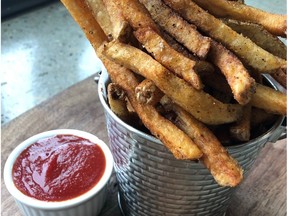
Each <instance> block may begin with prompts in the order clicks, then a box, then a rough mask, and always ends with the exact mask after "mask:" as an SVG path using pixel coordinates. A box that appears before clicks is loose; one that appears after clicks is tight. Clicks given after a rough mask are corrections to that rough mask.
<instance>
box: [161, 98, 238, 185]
mask: <svg viewBox="0 0 288 216" xmlns="http://www.w3.org/2000/svg"><path fill="white" fill-rule="evenodd" d="M164 98H165V96H164ZM161 103H162V104H163V105H164V107H165V106H167V103H168V107H169V108H171V109H172V110H173V111H174V112H175V113H176V117H175V118H173V119H171V120H172V122H173V123H175V124H176V125H177V126H178V127H179V128H180V129H181V130H183V131H184V132H185V133H186V134H188V136H189V137H190V138H191V139H192V140H193V141H194V142H195V144H196V145H197V146H198V147H199V148H200V150H201V151H202V152H203V156H202V158H201V161H203V163H204V165H205V166H206V167H207V168H208V169H209V170H210V172H211V174H212V176H213V177H214V178H215V180H216V181H217V183H218V184H219V185H222V186H229V187H235V186H236V185H238V184H239V183H240V182H241V180H242V178H243V170H242V168H241V167H240V166H239V165H238V163H237V162H236V161H235V160H234V159H233V158H232V157H230V156H229V154H228V152H227V151H226V149H225V148H224V147H223V146H222V145H221V143H220V142H219V141H218V139H217V138H216V137H215V136H214V134H213V133H212V132H211V131H210V130H209V129H208V128H207V127H206V126H205V125H204V124H202V123H201V122H199V121H197V120H196V119H195V118H194V117H193V116H191V115H190V114H189V113H187V112H186V111H185V110H183V109H182V108H181V107H179V106H177V105H176V104H172V103H171V101H169V100H168V101H167V99H162V100H161ZM169 108H168V109H169Z"/></svg>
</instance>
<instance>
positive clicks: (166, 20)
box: [140, 0, 210, 59]
mask: <svg viewBox="0 0 288 216" xmlns="http://www.w3.org/2000/svg"><path fill="white" fill-rule="evenodd" d="M140 2H141V3H142V4H144V5H145V7H146V8H147V10H148V11H149V12H150V14H151V16H152V18H153V20H154V21H155V22H156V23H157V24H158V25H159V26H161V27H162V28H163V29H165V31H167V32H168V33H169V34H170V35H172V37H174V38H175V39H176V40H177V41H178V42H180V43H182V44H183V45H184V46H185V47H186V48H187V49H188V50H190V51H191V52H192V53H195V55H196V56H198V57H200V58H202V59H203V58H205V57H206V55H207V53H208V51H209V48H210V38H207V37H204V36H203V35H201V34H200V33H199V32H198V31H197V29H196V27H195V26H194V25H191V24H189V23H188V22H186V21H185V20H184V19H183V18H182V17H180V16H179V15H177V14H176V13H174V12H173V11H172V10H171V9H170V8H169V7H167V6H166V5H165V4H164V3H163V2H162V1H161V0H140Z"/></svg>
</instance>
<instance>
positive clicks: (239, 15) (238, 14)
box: [193, 0, 287, 37]
mask: <svg viewBox="0 0 288 216" xmlns="http://www.w3.org/2000/svg"><path fill="white" fill-rule="evenodd" d="M193 1H194V2H196V3H197V4H198V5H199V6H200V7H202V8H203V9H205V10H208V11H209V13H211V14H213V15H214V16H216V17H226V18H232V19H236V20H241V21H248V22H253V23H258V24H260V25H262V26H264V28H265V29H267V30H268V31H269V32H271V33H272V34H274V35H277V36H281V37H285V36H286V30H287V24H286V23H287V18H286V16H285V15H280V14H272V13H269V12H266V11H263V10H260V9H258V8H254V7H251V6H249V5H246V4H242V3H239V2H232V1H227V0H217V1H214V0H206V1H202V0H193Z"/></svg>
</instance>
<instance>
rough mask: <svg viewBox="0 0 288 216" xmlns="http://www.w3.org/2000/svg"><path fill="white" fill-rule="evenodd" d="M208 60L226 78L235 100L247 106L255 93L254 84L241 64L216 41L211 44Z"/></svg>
mask: <svg viewBox="0 0 288 216" xmlns="http://www.w3.org/2000/svg"><path fill="white" fill-rule="evenodd" d="M208 58H209V59H210V60H211V61H212V62H213V63H214V64H215V65H216V66H218V68H220V70H221V72H222V73H223V74H224V76H225V77H226V79H227V81H228V84H229V85H230V87H231V89H232V93H233V95H234V98H235V100H236V101H238V103H239V104H241V105H245V104H247V103H248V102H249V101H250V100H251V97H252V95H253V94H254V92H255V86H256V83H255V80H254V79H253V78H251V76H250V75H249V73H248V71H247V70H246V68H245V67H244V66H243V64H242V62H241V61H240V60H239V59H238V58H237V57H236V56H235V55H234V54H233V53H232V52H230V51H229V50H227V49H226V48H225V47H224V46H222V45H221V44H219V43H217V42H216V41H212V42H211V50H210V52H209V56H208Z"/></svg>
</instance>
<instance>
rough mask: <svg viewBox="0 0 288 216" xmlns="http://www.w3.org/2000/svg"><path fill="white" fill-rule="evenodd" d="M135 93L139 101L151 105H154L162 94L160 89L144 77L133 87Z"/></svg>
mask: <svg viewBox="0 0 288 216" xmlns="http://www.w3.org/2000/svg"><path fill="white" fill-rule="evenodd" d="M135 94H136V98H137V100H138V102H139V103H141V104H150V105H152V106H154V105H156V104H157V103H158V102H159V101H160V99H161V98H162V97H163V95H164V94H163V93H162V92H161V91H160V89H159V88H157V86H155V84H154V83H153V82H152V81H151V80H148V79H144V80H143V81H142V82H141V83H140V84H139V85H138V86H137V87H136V88H135Z"/></svg>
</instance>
